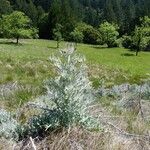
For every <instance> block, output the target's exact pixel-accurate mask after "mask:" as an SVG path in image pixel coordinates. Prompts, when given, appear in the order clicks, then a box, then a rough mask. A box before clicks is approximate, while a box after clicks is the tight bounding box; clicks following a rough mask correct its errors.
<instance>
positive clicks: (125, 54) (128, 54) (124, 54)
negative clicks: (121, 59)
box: [121, 53, 135, 57]
mask: <svg viewBox="0 0 150 150" xmlns="http://www.w3.org/2000/svg"><path fill="white" fill-rule="evenodd" d="M121 56H127V57H130V56H135V55H134V54H131V53H122V54H121Z"/></svg>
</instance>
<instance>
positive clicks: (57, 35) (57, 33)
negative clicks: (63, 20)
mask: <svg viewBox="0 0 150 150" xmlns="http://www.w3.org/2000/svg"><path fill="white" fill-rule="evenodd" d="M61 29H62V25H61V24H56V27H55V29H54V30H53V34H54V40H56V41H57V48H59V45H60V42H61V41H62V40H63V38H62V33H61Z"/></svg>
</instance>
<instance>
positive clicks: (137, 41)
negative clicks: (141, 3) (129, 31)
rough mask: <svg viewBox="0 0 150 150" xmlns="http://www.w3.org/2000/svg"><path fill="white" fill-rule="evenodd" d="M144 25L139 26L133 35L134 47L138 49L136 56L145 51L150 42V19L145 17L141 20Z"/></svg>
mask: <svg viewBox="0 0 150 150" xmlns="http://www.w3.org/2000/svg"><path fill="white" fill-rule="evenodd" d="M140 20H141V22H142V24H141V26H137V27H136V28H135V31H134V35H133V45H134V49H136V56H137V55H138V53H139V51H141V50H144V49H145V48H146V47H147V44H148V43H149V41H150V18H149V17H147V16H145V17H144V18H141V19H140Z"/></svg>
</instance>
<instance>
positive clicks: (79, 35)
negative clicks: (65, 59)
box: [70, 28, 83, 48]
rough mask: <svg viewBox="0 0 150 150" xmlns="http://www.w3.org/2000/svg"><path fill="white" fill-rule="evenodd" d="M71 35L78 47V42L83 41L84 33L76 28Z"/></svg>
mask: <svg viewBox="0 0 150 150" xmlns="http://www.w3.org/2000/svg"><path fill="white" fill-rule="evenodd" d="M70 36H71V38H72V40H73V41H74V42H75V43H76V48H77V43H81V42H82V41H83V33H82V32H80V31H79V30H78V29H77V28H75V29H74V31H73V32H71V33H70Z"/></svg>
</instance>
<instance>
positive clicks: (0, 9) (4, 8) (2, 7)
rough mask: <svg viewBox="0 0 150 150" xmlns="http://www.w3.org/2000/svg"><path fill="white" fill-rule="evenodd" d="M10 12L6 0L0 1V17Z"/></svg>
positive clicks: (10, 9) (9, 6)
mask: <svg viewBox="0 0 150 150" xmlns="http://www.w3.org/2000/svg"><path fill="white" fill-rule="evenodd" d="M11 11H12V7H11V5H10V2H9V1H8V0H1V2H0V17H1V15H2V14H9V13H10V12H11Z"/></svg>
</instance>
